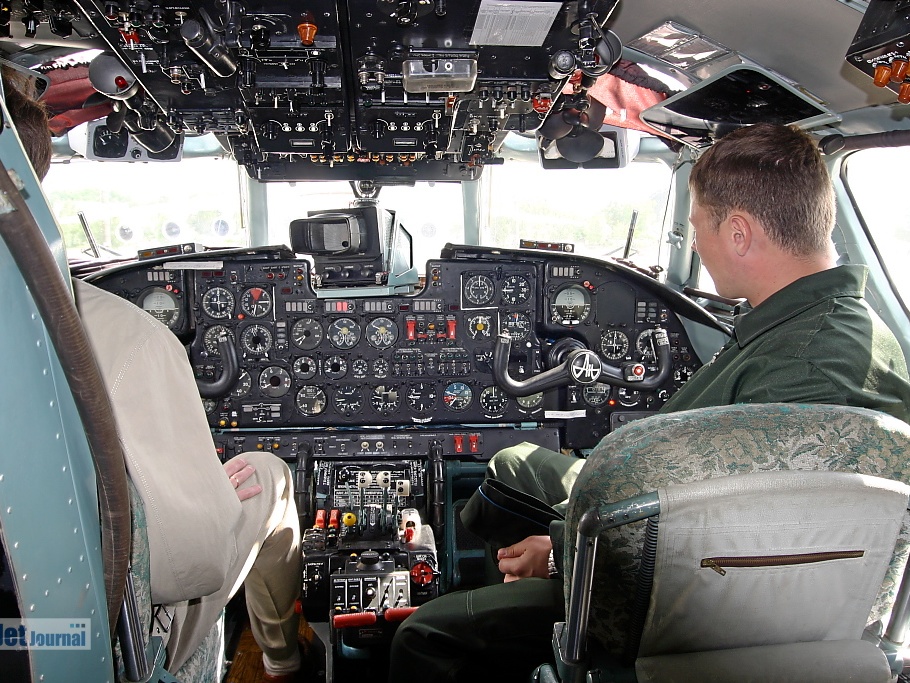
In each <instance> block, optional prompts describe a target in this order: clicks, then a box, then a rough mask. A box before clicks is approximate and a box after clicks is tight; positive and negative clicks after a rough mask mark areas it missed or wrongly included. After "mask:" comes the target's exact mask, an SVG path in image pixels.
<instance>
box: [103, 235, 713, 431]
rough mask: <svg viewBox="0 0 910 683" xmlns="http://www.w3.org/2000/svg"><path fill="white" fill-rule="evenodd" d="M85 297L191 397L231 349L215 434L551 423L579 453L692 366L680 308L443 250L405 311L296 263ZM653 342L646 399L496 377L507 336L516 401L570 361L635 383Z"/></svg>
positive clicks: (388, 298) (132, 277) (204, 260)
mask: <svg viewBox="0 0 910 683" xmlns="http://www.w3.org/2000/svg"><path fill="white" fill-rule="evenodd" d="M93 281H94V284H96V285H98V286H100V287H103V288H105V289H108V290H110V291H113V292H114V293H116V294H119V295H120V296H124V297H126V298H128V299H130V300H132V301H134V302H136V303H137V304H138V305H140V306H142V307H143V308H145V309H146V310H148V311H149V312H150V313H152V315H154V316H155V317H156V318H158V319H159V320H161V321H162V322H163V323H164V324H166V325H168V326H169V327H171V329H172V330H173V331H174V332H175V333H176V334H177V335H178V336H179V337H180V338H181V340H182V341H183V342H184V343H185V344H186V346H187V349H188V353H189V357H190V361H191V363H192V367H193V370H194V372H195V374H196V376H197V378H198V379H199V380H200V381H202V382H209V383H210V382H214V381H216V380H217V379H218V378H219V376H220V374H221V372H222V368H223V365H224V363H223V358H222V356H221V349H219V342H218V340H219V339H220V338H222V337H226V338H227V339H228V340H230V345H231V347H232V348H233V349H234V351H235V352H236V355H237V359H238V363H239V366H240V373H239V377H238V378H237V381H236V382H235V383H234V385H233V387H232V388H231V389H230V390H229V391H226V392H225V394H224V395H223V396H218V397H215V398H210V399H207V400H206V401H205V403H204V405H205V410H206V414H207V416H208V421H209V424H210V426H211V427H212V428H213V429H216V430H230V429H245V428H246V429H249V428H256V429H275V428H330V427H354V426H357V425H371V426H378V427H418V426H419V427H439V426H445V425H463V424H471V425H490V426H492V425H510V424H511V425H519V424H527V423H546V424H552V423H555V424H557V425H561V426H562V427H563V430H564V431H563V433H564V438H565V440H566V445H568V446H572V447H582V448H583V447H591V446H594V445H595V444H596V443H597V441H598V440H599V439H600V438H601V437H603V436H604V435H605V434H607V433H608V432H609V431H610V430H611V429H613V428H615V427H616V426H617V425H619V424H621V423H622V422H623V421H624V419H620V416H621V415H623V414H625V415H626V417H627V418H628V417H632V416H638V415H640V414H647V413H649V412H653V411H656V410H658V409H659V408H660V407H661V406H662V405H663V404H664V402H666V400H667V399H668V398H669V397H670V396H671V395H672V394H673V393H674V392H675V391H676V390H677V389H678V388H679V387H680V386H681V385H682V383H683V382H684V381H685V379H687V378H688V377H689V376H690V375H691V374H692V373H693V372H694V371H695V370H696V369H697V368H698V367H699V366H700V361H699V359H698V357H697V356H696V355H695V353H694V351H693V349H692V345H691V343H690V340H689V337H688V335H687V332H686V329H685V327H684V326H683V324H682V323H681V320H680V317H679V315H678V314H677V311H679V310H683V309H684V311H685V313H686V315H688V316H689V317H692V316H693V315H695V317H696V318H697V314H693V312H692V311H690V310H689V309H688V308H686V307H685V306H684V305H683V302H685V303H687V304H688V302H687V301H686V300H684V299H682V297H678V296H676V295H675V294H674V293H673V292H670V291H669V290H665V289H664V288H663V287H662V286H661V285H660V284H658V283H656V282H654V281H653V280H651V279H650V278H648V277H646V276H644V275H641V274H639V273H637V272H635V271H633V270H630V269H627V268H624V267H621V266H618V265H616V264H613V263H607V262H602V261H596V260H594V259H588V258H584V257H579V256H574V255H569V254H539V253H535V252H514V253H512V254H508V255H504V254H503V252H502V250H497V251H495V252H494V251H491V250H484V249H482V248H475V247H471V248H453V249H452V250H451V251H449V252H448V253H447V254H446V257H445V258H440V259H436V260H432V261H430V262H428V264H427V268H426V284H425V286H424V288H423V290H422V291H420V292H419V293H418V294H416V295H383V296H368V295H366V294H369V292H368V290H360V289H354V288H352V289H351V290H350V293H349V294H348V293H347V292H346V291H345V296H342V297H332V298H325V297H323V296H320V295H317V292H316V290H314V289H313V288H312V287H311V285H310V272H309V267H308V264H307V263H306V262H305V261H303V260H301V259H297V258H295V257H294V255H293V254H292V253H290V252H286V251H284V250H275V249H270V250H259V251H242V252H236V253H227V254H220V255H219V256H218V257H217V258H214V259H213V258H212V257H211V256H210V255H203V256H196V257H195V258H192V257H190V258H186V259H178V260H173V259H172V260H170V261H168V262H167V263H149V262H143V263H140V264H136V265H132V266H127V267H120V268H118V269H116V270H112V271H110V272H108V273H103V274H101V275H100V276H95V277H94V279H93ZM336 291H337V290H336ZM689 305H690V306H691V304H689ZM691 307H692V309H695V310H696V311H697V310H700V309H697V308H695V307H694V306H691ZM700 322H703V323H705V324H710V319H709V316H707V315H704V319H703V320H701V321H700ZM657 330H664V331H665V332H666V333H667V336H668V339H669V346H670V354H669V363H670V364H671V367H670V368H669V371H668V372H666V373H665V375H666V379H665V380H663V381H662V382H660V383H659V385H658V386H654V387H651V388H648V389H640V390H639V389H638V388H636V386H635V385H634V384H633V385H631V386H626V387H622V386H614V385H612V384H610V383H609V382H607V381H604V379H605V378H602V379H601V381H598V382H595V383H589V384H574V383H571V382H570V381H569V380H568V379H567V381H566V382H564V383H563V384H561V385H559V386H555V387H552V388H547V389H544V390H542V391H530V392H526V391H515V390H514V389H510V384H509V381H504V380H503V379H502V377H498V376H497V371H496V370H495V368H494V365H495V363H494V355H495V351H496V345H497V344H498V343H499V339H500V338H501V337H502V336H503V335H505V336H506V337H507V338H508V340H509V342H510V346H509V355H508V364H507V368H508V369H507V373H508V380H510V381H514V382H518V383H519V384H521V385H522V386H524V385H523V384H522V383H525V382H528V381H533V380H534V378H535V377H536V376H538V375H539V374H540V373H542V372H544V371H547V370H549V369H551V368H553V367H556V366H559V365H560V364H562V363H564V362H565V361H566V360H567V358H569V357H570V356H572V354H573V353H574V352H575V351H576V350H578V349H587V350H590V351H593V352H594V353H595V354H596V355H597V357H598V358H599V359H600V361H601V362H602V363H605V364H609V365H611V366H626V367H633V366H635V367H637V368H639V369H638V370H636V371H635V372H636V373H638V377H640V378H641V379H647V378H648V377H653V376H654V375H656V373H658V372H659V370H660V368H659V367H658V366H659V363H660V359H659V353H658V348H657V345H658V342H657V339H658V333H657ZM632 379H633V380H634V379H636V377H635V376H632Z"/></svg>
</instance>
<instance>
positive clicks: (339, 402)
mask: <svg viewBox="0 0 910 683" xmlns="http://www.w3.org/2000/svg"><path fill="white" fill-rule="evenodd" d="M333 402H334V404H335V410H336V411H337V412H339V413H341V414H342V415H353V414H354V413H359V412H360V409H361V408H363V392H362V391H361V390H360V387H358V386H355V385H353V384H342V385H341V386H340V387H338V388H337V389H336V390H335V395H334V397H333Z"/></svg>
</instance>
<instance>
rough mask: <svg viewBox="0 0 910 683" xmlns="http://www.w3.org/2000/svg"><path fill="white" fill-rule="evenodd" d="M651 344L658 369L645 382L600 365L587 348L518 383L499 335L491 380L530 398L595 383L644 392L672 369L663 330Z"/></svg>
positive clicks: (508, 342)
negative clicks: (558, 389)
mask: <svg viewBox="0 0 910 683" xmlns="http://www.w3.org/2000/svg"><path fill="white" fill-rule="evenodd" d="M654 341H655V344H656V347H657V348H656V352H657V359H656V362H657V368H658V370H657V372H656V373H655V374H653V375H651V376H650V377H647V378H645V379H640V380H634V379H627V374H626V372H625V371H624V369H623V368H620V367H615V366H612V365H608V364H606V363H604V362H603V361H602V360H601V359H600V356H598V355H597V354H596V353H594V352H593V351H591V350H589V349H577V350H575V351H571V352H570V353H569V355H568V356H567V357H566V360H565V361H564V362H563V363H560V364H559V365H557V366H556V367H554V368H550V369H549V370H547V371H545V372H542V373H540V374H539V375H534V376H533V377H530V378H528V379H526V380H523V381H518V380H516V379H513V378H512V376H511V375H510V374H509V352H510V350H511V347H512V338H511V337H510V336H509V335H507V334H500V335H499V337H497V339H496V346H495V347H494V349H493V368H492V369H493V379H495V380H496V383H497V384H498V385H499V387H500V388H501V389H502V390H503V391H505V392H506V393H507V394H510V395H512V396H530V395H531V394H536V393H538V392H540V391H544V390H545V389H552V388H554V387H561V386H565V385H568V384H581V385H589V384H594V383H595V382H598V381H600V382H605V383H607V384H614V385H616V386H620V387H626V388H629V389H639V390H645V391H648V390H650V389H656V388H657V387H659V386H660V385H661V384H663V383H664V381H665V380H666V379H667V378H668V377H669V376H670V372H671V370H672V368H673V364H672V362H671V360H672V359H671V354H670V338H669V336H668V335H667V331H666V330H664V329H662V328H660V327H658V328H656V329H655V330H654Z"/></svg>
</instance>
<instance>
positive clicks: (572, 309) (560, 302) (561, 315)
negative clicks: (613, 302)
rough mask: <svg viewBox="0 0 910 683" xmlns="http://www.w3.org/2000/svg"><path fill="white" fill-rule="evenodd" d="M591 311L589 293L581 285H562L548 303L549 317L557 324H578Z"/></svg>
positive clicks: (585, 318)
mask: <svg viewBox="0 0 910 683" xmlns="http://www.w3.org/2000/svg"><path fill="white" fill-rule="evenodd" d="M590 313H591V294H590V293H589V292H588V290H587V289H585V288H584V287H582V286H581V285H569V286H568V287H563V288H562V289H560V290H559V291H558V292H556V296H555V297H554V298H553V302H552V303H551V304H550V318H551V319H552V320H553V322H554V323H557V324H558V325H567V326H573V325H580V324H581V323H583V322H584V321H585V320H587V318H588V315H590Z"/></svg>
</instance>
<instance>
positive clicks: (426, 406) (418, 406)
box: [405, 382, 436, 413]
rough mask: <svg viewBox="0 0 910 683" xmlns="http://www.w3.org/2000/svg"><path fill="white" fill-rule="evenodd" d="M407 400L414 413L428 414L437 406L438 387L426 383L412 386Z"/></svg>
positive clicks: (406, 395)
mask: <svg viewBox="0 0 910 683" xmlns="http://www.w3.org/2000/svg"><path fill="white" fill-rule="evenodd" d="M405 399H406V400H407V402H408V405H409V406H410V407H411V410H413V411H414V412H417V413H427V412H429V411H431V410H432V409H433V408H434V407H435V406H436V387H435V386H433V385H432V384H427V383H426V382H418V383H417V384H412V385H411V386H410V387H408V393H407V394H405Z"/></svg>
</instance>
